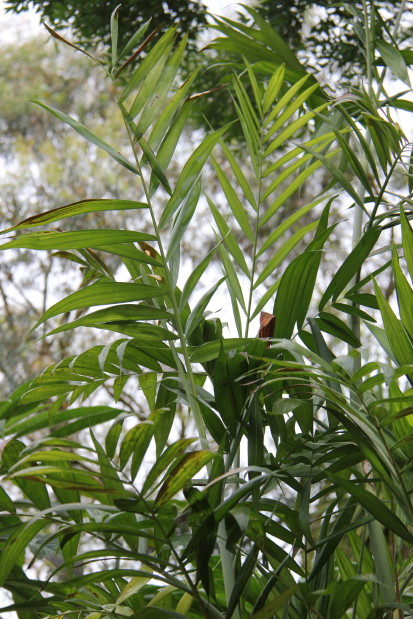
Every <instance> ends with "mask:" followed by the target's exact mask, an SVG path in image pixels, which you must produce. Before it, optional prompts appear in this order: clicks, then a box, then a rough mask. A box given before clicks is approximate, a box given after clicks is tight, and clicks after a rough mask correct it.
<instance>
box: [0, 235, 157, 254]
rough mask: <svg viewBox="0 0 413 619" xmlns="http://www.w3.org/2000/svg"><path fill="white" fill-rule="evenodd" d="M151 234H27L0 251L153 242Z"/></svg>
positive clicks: (153, 238) (1, 247)
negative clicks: (13, 248) (23, 248)
mask: <svg viewBox="0 0 413 619" xmlns="http://www.w3.org/2000/svg"><path fill="white" fill-rule="evenodd" d="M154 240H156V237H155V236H154V235H153V234H145V233H143V232H133V231H129V230H76V231H74V232H29V233H28V234H23V235H20V236H18V237H17V238H16V239H13V240H12V241H9V242H8V243H4V245H1V246H0V250H2V249H11V248H12V247H15V248H22V247H25V248H27V249H37V250H45V249H46V250H50V249H63V250H64V249H84V248H87V247H100V246H104V245H108V246H109V244H112V243H113V244H117V243H138V242H139V241H154Z"/></svg>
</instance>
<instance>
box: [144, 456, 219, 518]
mask: <svg viewBox="0 0 413 619" xmlns="http://www.w3.org/2000/svg"><path fill="white" fill-rule="evenodd" d="M215 456H216V454H214V453H212V452H211V451H194V452H192V453H189V454H187V455H186V456H185V457H184V458H183V459H182V460H181V461H180V462H179V464H177V465H176V466H175V468H174V469H173V470H172V471H171V473H170V474H169V475H168V478H167V479H166V481H165V482H164V483H163V485H162V487H161V489H160V490H159V492H158V495H157V497H156V500H155V503H156V505H157V506H159V505H164V504H165V503H167V502H168V501H169V499H171V498H172V497H173V496H175V494H176V493H177V492H179V491H180V490H182V488H183V487H184V486H186V484H188V483H189V482H190V481H191V479H192V477H193V476H194V475H195V474H196V473H198V471H199V470H200V469H202V467H203V466H205V465H206V464H208V462H210V461H211V460H212V459H213V458H215Z"/></svg>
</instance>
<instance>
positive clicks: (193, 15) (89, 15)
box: [5, 0, 206, 48]
mask: <svg viewBox="0 0 413 619" xmlns="http://www.w3.org/2000/svg"><path fill="white" fill-rule="evenodd" d="M5 4H6V10H8V11H14V12H16V13H21V12H22V11H27V10H28V9H30V8H34V9H35V11H37V12H38V13H39V14H40V16H41V19H42V21H45V22H46V23H47V24H48V25H49V26H52V28H56V29H61V28H67V27H70V28H71V30H72V33H73V36H74V37H75V38H76V40H77V41H78V42H79V43H80V44H82V45H87V46H88V47H93V46H97V45H101V44H102V43H103V44H106V45H109V42H110V17H111V14H112V12H113V11H114V10H115V8H116V7H117V6H118V5H119V4H120V5H121V8H122V10H121V11H120V12H119V47H120V48H121V47H122V46H123V45H125V44H126V43H127V42H128V40H129V39H130V38H131V37H132V35H133V34H134V33H135V32H136V31H137V30H138V28H139V27H140V26H141V25H142V24H143V23H145V22H147V21H148V20H151V27H152V29H154V28H157V27H158V26H160V25H162V24H163V25H165V27H169V26H170V25H172V24H177V26H178V32H180V33H181V34H188V35H189V40H190V41H192V42H194V41H195V40H196V38H197V36H198V32H199V29H200V28H202V27H204V26H205V25H206V8H205V6H204V4H203V3H202V2H200V1H198V0H196V1H194V0H149V1H148V0H145V1H144V2H142V1H141V2H136V1H135V0H122V1H121V2H118V1H117V0H87V1H86V2H85V1H84V0H71V1H70V2H59V1H56V0H53V2H50V0H7V1H6V3H5Z"/></svg>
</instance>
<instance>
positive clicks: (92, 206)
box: [1, 200, 148, 234]
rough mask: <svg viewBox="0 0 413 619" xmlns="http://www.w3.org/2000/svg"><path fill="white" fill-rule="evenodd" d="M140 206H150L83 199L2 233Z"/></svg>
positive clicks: (142, 203) (36, 216)
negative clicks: (77, 216)
mask: <svg viewBox="0 0 413 619" xmlns="http://www.w3.org/2000/svg"><path fill="white" fill-rule="evenodd" d="M140 208H148V205H147V204H145V203H144V202H133V201H132V200H81V201H80V202H73V203H72V204H67V205H66V206H60V207H59V208H54V209H52V210H51V211H46V212H44V213H40V215H32V216H31V217H27V218H26V219H23V221H21V222H20V223H18V224H16V225H15V226H12V227H11V228H7V229H6V230H3V231H2V232H1V234H5V233H6V232H11V231H12V230H20V229H24V228H34V227H36V226H43V225H45V224H50V223H53V222H54V221H60V220H61V219H66V218H67V217H75V216H76V215H82V214H84V213H100V212H103V211H126V210H133V209H140Z"/></svg>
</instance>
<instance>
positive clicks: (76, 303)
mask: <svg viewBox="0 0 413 619" xmlns="http://www.w3.org/2000/svg"><path fill="white" fill-rule="evenodd" d="M164 294H166V291H165V290H163V289H162V288H160V287H158V286H149V285H146V284H128V283H123V282H96V283H95V284H91V285H90V286H87V287H86V288H81V289H80V290H78V291H76V292H73V293H72V294H70V295H68V296H67V297H66V298H65V299H62V301H59V302H58V303H55V304H54V305H52V307H50V308H49V309H48V310H46V311H45V313H44V314H43V316H42V317H41V318H40V320H38V321H37V323H36V324H35V326H34V327H33V329H36V328H37V327H38V326H39V325H41V324H42V323H43V322H45V321H46V320H48V319H49V318H52V317H53V316H57V315H58V314H63V313H65V312H70V311H72V310H74V309H80V308H83V307H92V306H93V305H110V304H112V303H125V302H127V301H142V300H143V299H152V298H156V297H160V296H163V295H164Z"/></svg>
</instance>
